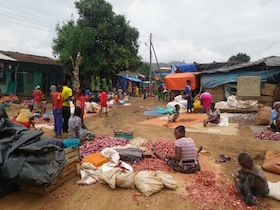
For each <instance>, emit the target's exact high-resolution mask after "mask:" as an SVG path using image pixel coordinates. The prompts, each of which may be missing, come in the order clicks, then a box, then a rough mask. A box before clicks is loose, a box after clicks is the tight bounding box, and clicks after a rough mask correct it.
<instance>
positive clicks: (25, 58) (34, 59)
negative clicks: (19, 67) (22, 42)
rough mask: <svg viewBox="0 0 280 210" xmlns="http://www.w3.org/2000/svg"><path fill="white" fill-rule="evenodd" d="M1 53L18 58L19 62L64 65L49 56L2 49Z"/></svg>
mask: <svg viewBox="0 0 280 210" xmlns="http://www.w3.org/2000/svg"><path fill="white" fill-rule="evenodd" d="M0 53H1V54H4V55H6V56H9V57H11V58H13V59H16V60H17V61H18V62H24V63H35V64H42V65H54V66H62V64H61V63H60V62H59V61H57V60H55V59H53V58H49V57H44V56H38V55H29V54H24V53H19V52H10V51H1V50H0Z"/></svg>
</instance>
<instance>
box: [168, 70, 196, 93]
mask: <svg viewBox="0 0 280 210" xmlns="http://www.w3.org/2000/svg"><path fill="white" fill-rule="evenodd" d="M187 80H190V81H191V89H192V90H195V89H197V88H198V87H199V82H198V79H197V78H196V76H195V74H194V73H175V74H169V75H167V76H165V77H164V82H165V85H166V88H167V89H168V90H185V86H186V84H187V83H186V81H187Z"/></svg>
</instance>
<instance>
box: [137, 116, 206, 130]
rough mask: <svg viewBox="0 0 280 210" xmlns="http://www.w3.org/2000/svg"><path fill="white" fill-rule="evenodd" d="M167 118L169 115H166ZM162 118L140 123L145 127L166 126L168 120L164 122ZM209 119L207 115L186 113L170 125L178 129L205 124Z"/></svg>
mask: <svg viewBox="0 0 280 210" xmlns="http://www.w3.org/2000/svg"><path fill="white" fill-rule="evenodd" d="M165 116H166V117H167V115H165ZM161 118H162V117H157V118H153V119H149V120H145V121H143V122H139V124H144V125H158V126H164V125H166V123H167V119H166V120H162V119H161ZM206 119H207V115H206V114H193V113H188V114H186V113H184V114H180V116H179V118H178V119H177V120H176V122H172V123H170V124H169V127H171V128H176V127H177V126H179V125H183V126H185V127H188V126H191V125H194V124H197V123H201V124H202V122H203V120H206Z"/></svg>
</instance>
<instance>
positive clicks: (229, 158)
mask: <svg viewBox="0 0 280 210" xmlns="http://www.w3.org/2000/svg"><path fill="white" fill-rule="evenodd" d="M220 158H224V159H225V160H227V161H230V160H231V157H228V156H225V155H224V154H220Z"/></svg>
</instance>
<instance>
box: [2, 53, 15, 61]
mask: <svg viewBox="0 0 280 210" xmlns="http://www.w3.org/2000/svg"><path fill="white" fill-rule="evenodd" d="M0 60H5V61H17V60H16V59H14V58H11V57H9V56H7V55H4V54H2V53H0Z"/></svg>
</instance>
